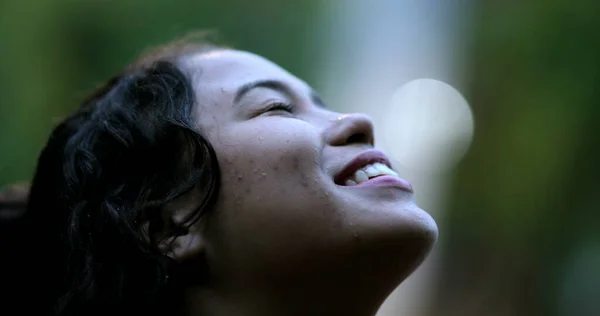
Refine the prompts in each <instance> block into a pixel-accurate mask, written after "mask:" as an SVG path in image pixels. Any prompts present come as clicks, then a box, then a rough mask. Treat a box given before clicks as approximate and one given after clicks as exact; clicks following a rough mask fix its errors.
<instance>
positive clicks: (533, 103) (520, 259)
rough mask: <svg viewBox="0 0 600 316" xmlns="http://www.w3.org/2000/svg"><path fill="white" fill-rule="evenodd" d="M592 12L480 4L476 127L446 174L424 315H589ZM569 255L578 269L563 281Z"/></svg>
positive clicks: (542, 4)
mask: <svg viewBox="0 0 600 316" xmlns="http://www.w3.org/2000/svg"><path fill="white" fill-rule="evenodd" d="M599 12H600V2H598V1H573V2H568V1H557V0H550V1H530V2H521V1H483V2H481V3H479V5H478V10H477V17H476V18H477V19H476V23H475V25H473V32H474V37H473V46H472V50H471V54H472V56H473V58H472V61H471V66H470V69H471V75H470V77H471V82H470V84H469V86H470V96H469V97H468V99H470V102H471V105H472V106H473V111H474V115H475V117H476V123H477V130H476V133H475V140H474V144H473V146H472V148H471V150H470V153H469V154H468V156H467V157H466V159H465V160H464V161H463V163H462V164H461V167H460V168H459V170H458V171H457V175H456V178H455V180H454V181H455V185H454V192H452V193H451V196H452V197H453V201H454V202H453V204H452V205H451V208H450V212H449V215H448V217H449V218H448V228H449V231H444V232H442V235H443V236H444V246H445V250H444V252H445V253H446V258H445V259H444V260H445V261H444V269H445V270H444V271H443V272H442V273H441V274H442V275H444V278H443V279H441V280H439V282H440V284H441V288H440V290H439V295H438V297H439V300H438V303H439V304H435V305H436V307H435V308H434V312H433V313H432V315H448V316H449V315H486V316H494V315H573V316H574V315H600V310H595V312H597V313H598V314H595V313H592V312H591V308H592V307H590V304H591V305H593V304H595V307H593V308H598V302H597V298H598V297H596V298H595V299H592V296H597V293H598V291H600V282H598V278H597V277H596V281H595V283H593V282H588V281H589V280H590V279H591V278H592V276H598V275H600V272H598V268H600V260H599V258H598V256H597V255H595V256H591V254H593V252H594V250H592V249H594V248H593V247H587V246H586V247H587V248H586V251H584V252H583V253H584V254H585V255H586V256H583V257H577V256H576V255H577V254H578V253H580V252H581V251H582V249H583V247H584V245H588V244H589V245H594V247H595V249H596V250H595V251H597V250H598V249H600V247H598V246H600V238H599V237H600V234H599V233H600V231H598V227H599V226H598V224H600V213H599V211H600V207H599V206H600V203H599V202H598V193H600V183H599V182H598V181H597V175H598V174H600V173H599V171H600V170H599V168H598V162H600V146H599V145H600V126H599V125H598V121H599V119H600V107H599V105H600V104H598V99H599V92H600V90H599V89H600V80H599V79H600V78H599V74H600V58H599V56H600V32H598V30H600V19H599V18H598V13H599ZM577 258H581V261H578V262H576V263H575V262H571V261H573V260H577ZM571 264H576V265H578V266H579V267H584V266H585V267H587V270H581V269H580V268H578V269H576V271H577V276H576V278H577V280H574V279H569V278H567V276H566V274H567V273H568V272H567V271H568V270H569V269H570V265H571ZM567 283H570V284H571V285H573V284H576V285H575V286H571V288H570V289H569V290H568V291H567V292H568V293H567V292H565V291H566V289H565V287H566V284H567ZM584 283H585V284H584ZM586 284H588V285H586ZM591 284H594V286H596V287H597V288H595V289H594V290H592V289H591V287H590V286H591ZM567 297H572V298H575V299H572V300H570V301H569V302H567V301H566V300H567ZM584 306H586V307H584Z"/></svg>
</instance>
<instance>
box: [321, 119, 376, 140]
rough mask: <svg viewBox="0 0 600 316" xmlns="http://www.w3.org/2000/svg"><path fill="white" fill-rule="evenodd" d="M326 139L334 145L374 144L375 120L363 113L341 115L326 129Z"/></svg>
mask: <svg viewBox="0 0 600 316" xmlns="http://www.w3.org/2000/svg"><path fill="white" fill-rule="evenodd" d="M325 139H326V140H327V142H328V143H329V144H330V145H332V146H345V145H351V144H361V145H370V146H374V145H375V139H374V132H373V120H372V119H371V118H370V117H369V116H368V115H366V114H361V113H351V114H344V115H340V116H338V117H337V118H336V119H335V120H334V122H333V123H331V125H330V126H329V127H328V128H327V129H326V130H325Z"/></svg>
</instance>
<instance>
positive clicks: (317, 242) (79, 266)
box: [26, 45, 437, 314]
mask: <svg viewBox="0 0 600 316" xmlns="http://www.w3.org/2000/svg"><path fill="white" fill-rule="evenodd" d="M178 47H182V46H178ZM373 146H374V139H373V125H372V122H371V121H370V119H369V118H368V117H366V116H364V115H360V114H352V115H342V114H340V113H335V112H333V111H330V110H327V109H326V107H325V105H324V103H323V101H321V99H320V98H319V97H318V95H317V94H316V93H315V92H314V91H313V90H312V89H311V88H310V87H309V86H308V85H307V84H306V83H305V82H303V81H301V80H300V79H298V78H296V77H294V76H293V75H291V74H289V73H288V72H286V71H285V70H283V69H281V68H280V67H279V66H277V65H275V64H273V63H271V62H269V61H267V60H265V59H264V58H261V57H259V56H256V55H253V54H250V53H247V52H241V51H236V50H231V49H224V48H216V47H210V48H209V49H205V48H199V47H197V48H195V47H194V46H189V45H188V46H185V49H180V48H175V49H166V50H163V51H162V53H161V54H159V55H158V56H153V57H150V58H145V59H143V60H142V62H140V63H137V64H136V65H134V66H133V67H130V68H129V69H128V70H126V71H125V72H124V73H123V74H121V75H118V76H116V77H115V78H113V79H112V80H110V81H109V82H108V83H107V85H106V86H105V87H103V88H101V89H100V90H99V92H97V93H96V94H94V95H93V96H92V97H91V98H89V99H88V100H87V101H86V102H84V104H83V105H82V107H81V108H80V109H79V110H78V111H77V113H75V114H74V115H73V116H71V117H70V118H68V119H67V120H65V121H64V122H63V123H61V124H60V125H59V126H58V127H57V128H56V129H55V130H54V131H53V133H52V135H51V137H50V140H49V141H48V144H47V146H46V147H45V149H44V150H43V152H42V154H41V156H40V159H39V163H38V169H37V172H36V176H35V178H34V181H33V184H32V188H31V194H30V200H29V208H28V213H27V215H26V218H28V219H29V220H28V223H30V224H31V225H33V227H35V228H36V230H37V231H39V232H43V234H44V235H45V236H46V237H45V239H44V240H43V241H42V243H41V244H42V246H46V248H45V249H52V251H54V250H55V249H58V250H59V255H56V256H55V257H54V258H53V259H52V260H50V261H51V262H50V263H49V264H48V265H46V267H47V268H46V269H45V270H44V272H46V273H51V272H52V271H60V272H58V274H57V272H54V273H55V274H54V275H53V276H57V277H58V278H56V279H52V278H49V279H48V280H46V281H56V282H58V284H61V286H60V287H59V288H56V287H55V286H52V287H50V288H51V289H54V290H56V291H55V293H56V297H57V298H59V300H58V302H59V304H58V306H59V308H64V310H66V311H69V310H73V311H77V309H78V308H84V309H81V311H85V312H89V311H90V308H93V309H91V311H93V310H96V311H97V310H98V308H100V307H102V306H103V307H105V308H107V309H109V307H110V306H114V307H118V308H134V306H139V304H146V306H149V305H148V304H150V303H155V302H157V301H156V300H158V299H160V298H165V299H167V298H169V300H170V299H171V298H172V297H173V295H174V293H178V294H181V293H180V292H179V291H178V290H180V289H182V288H186V289H193V290H195V291H192V292H194V293H195V294H191V295H192V296H195V297H198V298H204V299H203V300H202V301H200V302H199V303H197V306H198V308H199V309H201V310H202V311H205V312H208V313H215V312H216V310H218V309H219V308H220V307H218V306H217V305H219V304H220V303H223V304H222V305H226V306H229V308H230V309H231V310H229V312H232V311H247V312H248V314H250V313H251V311H250V310H251V309H255V310H254V311H255V312H258V310H256V308H258V307H259V306H260V308H259V309H262V311H261V312H262V313H268V312H273V311H276V310H279V311H280V312H282V311H283V309H285V307H284V306H286V305H294V304H295V303H298V302H304V304H305V306H304V308H305V309H306V310H305V311H304V312H305V314H306V313H315V312H316V309H315V308H316V307H315V306H318V305H322V303H326V302H329V303H331V304H332V305H335V304H336V303H338V304H339V303H341V302H344V301H345V302H346V304H348V308H352V309H354V310H356V306H350V305H352V304H350V303H348V302H350V301H356V303H357V304H358V303H362V304H363V305H364V307H363V309H364V311H367V310H372V309H374V308H377V304H380V303H381V301H382V300H383V299H384V298H385V296H387V294H389V292H390V291H391V290H392V289H393V287H394V286H395V285H397V283H399V282H400V281H401V280H402V279H403V278H404V277H406V275H407V274H408V273H410V272H411V271H412V270H413V269H414V268H415V267H416V265H418V263H420V261H421V260H422V259H423V257H424V255H425V254H426V253H427V252H428V250H429V249H430V247H431V246H432V244H433V242H434V240H435V238H436V236H437V228H436V227H435V223H434V222H433V220H431V218H430V217H429V216H428V215H427V214H426V213H424V212H423V211H422V210H420V209H419V208H418V207H417V206H416V205H415V203H414V199H413V196H412V192H411V189H410V187H409V186H406V185H405V184H404V183H403V182H402V181H401V180H398V179H397V178H396V177H394V176H392V177H388V178H385V177H382V178H381V179H383V180H381V179H380V181H373V180H371V181H368V182H365V183H362V184H360V185H353V184H354V183H353V182H352V181H356V182H361V181H362V180H363V179H361V177H362V176H364V175H365V174H364V173H363V174H359V175H357V174H355V171H357V170H359V169H361V168H363V167H365V165H368V164H372V163H375V162H381V163H383V164H386V163H388V160H387V159H386V158H385V157H384V156H382V155H381V154H380V153H379V152H377V151H375V150H373ZM374 170H375V171H374ZM366 171H367V173H370V172H375V173H377V172H379V173H386V174H391V172H390V171H389V170H387V169H386V168H385V167H382V166H381V165H376V166H375V167H374V169H369V170H366ZM360 172H363V171H359V173H360ZM356 177H358V179H357V178H356ZM348 180H352V181H348ZM35 241H36V242H38V243H39V240H35ZM64 276H67V277H66V279H65V278H64ZM51 284H56V283H51ZM207 298H211V299H207ZM150 300H152V301H150ZM269 300H272V301H276V302H278V304H279V306H277V307H269V308H267V307H265V306H266V305H269V303H267V302H268V301H269ZM236 302H237V303H236ZM107 306H108V307H107ZM234 306H235V307H234ZM334 310H335V308H334V307H331V308H330V311H334ZM338 311H339V309H338ZM221 312H223V310H222V309H221Z"/></svg>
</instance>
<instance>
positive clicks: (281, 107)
mask: <svg viewBox="0 0 600 316" xmlns="http://www.w3.org/2000/svg"><path fill="white" fill-rule="evenodd" d="M293 110H294V106H293V105H292V104H289V103H283V102H277V103H272V104H270V105H269V106H267V107H266V108H265V109H264V110H263V112H264V113H266V112H273V111H285V112H289V113H292V111H293Z"/></svg>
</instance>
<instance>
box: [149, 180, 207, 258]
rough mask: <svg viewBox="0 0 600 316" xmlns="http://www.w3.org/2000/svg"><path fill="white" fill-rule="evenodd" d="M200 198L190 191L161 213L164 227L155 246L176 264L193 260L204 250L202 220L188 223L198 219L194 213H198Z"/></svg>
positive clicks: (199, 195) (193, 191)
mask: <svg viewBox="0 0 600 316" xmlns="http://www.w3.org/2000/svg"><path fill="white" fill-rule="evenodd" d="M200 198H201V194H199V193H198V192H197V191H196V190H192V191H191V192H189V193H187V194H184V195H183V196H181V197H179V198H177V199H175V200H173V201H171V202H170V203H168V204H167V205H166V207H165V208H164V209H163V211H162V217H163V218H162V220H163V223H164V225H162V226H163V231H161V232H158V235H159V236H157V238H156V240H157V242H158V244H157V246H158V249H159V250H160V251H161V252H162V253H163V254H164V255H167V256H169V257H171V258H172V259H173V260H175V261H177V262H183V261H186V260H188V259H193V258H195V257H197V256H199V255H202V253H203V252H204V250H205V247H206V240H205V236H204V233H203V231H204V230H203V229H202V219H200V220H197V221H195V222H190V219H191V218H198V217H197V214H194V213H195V212H198V211H199V210H198V205H200V203H201V200H200Z"/></svg>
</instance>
